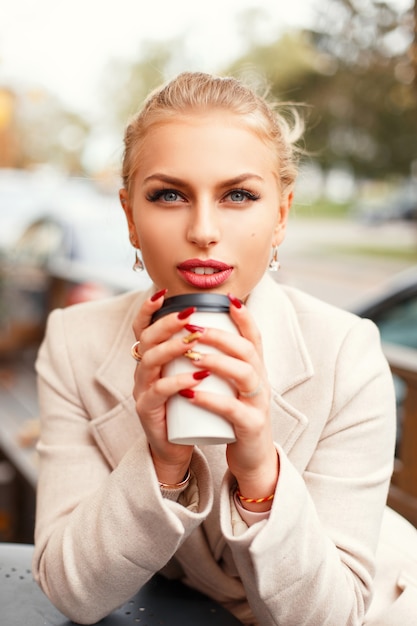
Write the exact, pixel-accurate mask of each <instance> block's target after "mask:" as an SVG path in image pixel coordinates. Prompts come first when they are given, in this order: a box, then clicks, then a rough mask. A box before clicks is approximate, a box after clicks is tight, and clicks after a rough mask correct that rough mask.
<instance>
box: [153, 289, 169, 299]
mask: <svg viewBox="0 0 417 626" xmlns="http://www.w3.org/2000/svg"><path fill="white" fill-rule="evenodd" d="M167 291H168V289H161V291H157V292H156V293H154V294H153V296H151V301H152V302H156V301H157V300H159V298H162V296H164V295H165V294H166V292H167Z"/></svg>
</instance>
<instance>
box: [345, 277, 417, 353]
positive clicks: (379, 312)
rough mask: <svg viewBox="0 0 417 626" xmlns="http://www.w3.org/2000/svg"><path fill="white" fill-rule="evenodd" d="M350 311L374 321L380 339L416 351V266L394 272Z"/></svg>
mask: <svg viewBox="0 0 417 626" xmlns="http://www.w3.org/2000/svg"><path fill="white" fill-rule="evenodd" d="M353 311H354V313H356V314H357V315H360V316H361V317H367V318H369V319H371V320H373V321H374V322H375V323H376V325H377V326H378V328H379V331H380V333H381V339H382V341H385V342H388V343H393V344H397V345H400V346H405V347H408V348H413V349H415V350H417V265H416V266H413V267H411V268H410V269H408V270H406V271H404V272H401V273H400V274H398V275H397V276H396V277H395V278H394V279H392V280H391V281H389V282H388V283H387V284H386V285H385V287H384V289H383V290H382V291H381V292H380V293H378V294H377V295H374V296H372V297H371V298H370V299H368V300H367V301H364V302H362V303H360V304H358V305H357V306H355V307H353Z"/></svg>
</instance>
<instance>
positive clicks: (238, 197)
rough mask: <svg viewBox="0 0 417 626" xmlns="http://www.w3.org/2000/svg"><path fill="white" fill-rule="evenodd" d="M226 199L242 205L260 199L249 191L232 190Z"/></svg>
mask: <svg viewBox="0 0 417 626" xmlns="http://www.w3.org/2000/svg"><path fill="white" fill-rule="evenodd" d="M228 197H229V198H230V200H231V201H232V202H236V203H242V202H245V201H247V200H249V201H252V202H254V201H255V200H259V198H260V196H259V195H257V194H254V193H252V192H251V191H247V190H246V189H234V190H233V191H230V192H229V193H228Z"/></svg>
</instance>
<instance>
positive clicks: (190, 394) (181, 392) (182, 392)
mask: <svg viewBox="0 0 417 626" xmlns="http://www.w3.org/2000/svg"><path fill="white" fill-rule="evenodd" d="M178 395H179V396H183V398H190V399H191V398H194V396H195V393H194V391H193V390H192V389H180V390H179V392H178Z"/></svg>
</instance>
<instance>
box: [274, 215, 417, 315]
mask: <svg viewBox="0 0 417 626" xmlns="http://www.w3.org/2000/svg"><path fill="white" fill-rule="evenodd" d="M358 247H368V248H371V247H372V248H375V249H377V248H379V249H381V250H385V251H389V250H390V249H399V248H400V249H401V250H402V251H406V250H417V229H416V227H415V225H414V226H412V225H411V224H410V223H409V222H401V223H387V224H385V225H379V226H370V225H364V224H361V223H359V222H355V221H348V220H322V219H305V218H299V217H297V215H293V216H291V218H290V221H289V226H288V230H287V236H286V240H285V241H284V243H283V244H282V246H281V249H280V262H281V269H280V270H279V272H278V273H277V280H279V281H280V282H283V283H286V284H291V285H293V286H295V287H298V288H299V289H302V290H304V291H306V292H308V293H311V294H312V295H315V296H317V297H319V298H322V299H323V300H325V301H327V302H330V303H332V304H335V305H337V306H341V307H346V308H349V307H350V306H353V305H354V304H355V303H356V302H358V301H360V300H361V299H363V298H367V297H368V296H370V295H371V294H372V293H373V292H377V291H378V290H380V289H381V288H382V287H383V285H384V284H385V283H386V282H387V281H388V280H389V279H390V278H392V277H393V276H395V274H397V273H398V272H401V271H402V270H405V269H407V268H408V267H410V261H409V260H407V259H406V258H398V257H395V256H392V257H391V256H390V255H389V254H386V255H385V256H383V255H382V254H379V255H376V254H375V255H370V254H369V255H357V254H353V253H351V252H350V253H349V252H348V249H349V248H350V250H352V249H353V248H358ZM416 256H417V255H416Z"/></svg>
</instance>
